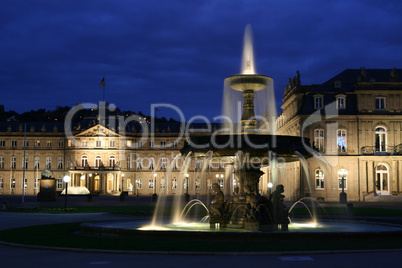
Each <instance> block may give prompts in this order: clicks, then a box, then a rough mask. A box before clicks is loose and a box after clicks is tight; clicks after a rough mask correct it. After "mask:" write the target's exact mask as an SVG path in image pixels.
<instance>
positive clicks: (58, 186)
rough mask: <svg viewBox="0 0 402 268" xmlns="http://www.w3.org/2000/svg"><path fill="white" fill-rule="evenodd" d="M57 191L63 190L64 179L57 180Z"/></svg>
mask: <svg viewBox="0 0 402 268" xmlns="http://www.w3.org/2000/svg"><path fill="white" fill-rule="evenodd" d="M57 189H63V179H57Z"/></svg>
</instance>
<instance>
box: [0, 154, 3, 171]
mask: <svg viewBox="0 0 402 268" xmlns="http://www.w3.org/2000/svg"><path fill="white" fill-rule="evenodd" d="M0 169H4V157H0Z"/></svg>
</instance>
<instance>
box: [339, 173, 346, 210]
mask: <svg viewBox="0 0 402 268" xmlns="http://www.w3.org/2000/svg"><path fill="white" fill-rule="evenodd" d="M338 174H339V176H341V188H342V192H341V193H340V194H339V202H340V203H341V204H346V203H347V194H346V193H345V177H346V176H347V175H348V172H347V171H346V170H345V169H341V170H340V171H339V172H338Z"/></svg>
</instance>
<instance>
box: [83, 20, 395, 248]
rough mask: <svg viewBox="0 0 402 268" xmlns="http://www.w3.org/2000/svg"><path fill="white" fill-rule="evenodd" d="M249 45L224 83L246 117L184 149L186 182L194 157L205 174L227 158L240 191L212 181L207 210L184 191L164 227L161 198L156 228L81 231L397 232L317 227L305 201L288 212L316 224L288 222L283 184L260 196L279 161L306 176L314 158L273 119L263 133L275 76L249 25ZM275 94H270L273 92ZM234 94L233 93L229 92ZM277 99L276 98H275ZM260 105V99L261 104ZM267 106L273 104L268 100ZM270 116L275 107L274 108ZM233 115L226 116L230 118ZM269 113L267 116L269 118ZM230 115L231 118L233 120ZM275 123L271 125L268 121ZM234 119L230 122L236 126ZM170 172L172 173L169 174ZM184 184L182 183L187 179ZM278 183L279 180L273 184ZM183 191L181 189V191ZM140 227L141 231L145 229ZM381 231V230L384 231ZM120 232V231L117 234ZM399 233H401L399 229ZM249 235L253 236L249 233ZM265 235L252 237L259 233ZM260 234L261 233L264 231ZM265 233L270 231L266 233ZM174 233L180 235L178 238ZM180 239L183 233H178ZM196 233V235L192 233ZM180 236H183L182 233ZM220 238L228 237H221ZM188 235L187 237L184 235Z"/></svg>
mask: <svg viewBox="0 0 402 268" xmlns="http://www.w3.org/2000/svg"><path fill="white" fill-rule="evenodd" d="M244 43H245V45H244V52H243V64H242V71H241V74H239V75H233V76H229V77H227V78H226V79H225V85H227V86H228V88H225V94H226V91H227V90H229V88H230V90H231V91H235V92H240V93H241V94H242V98H243V109H242V115H241V117H240V118H239V121H240V122H239V123H240V130H239V131H236V130H235V127H233V125H232V126H231V128H225V129H226V130H227V132H228V133H218V134H217V133H214V134H212V135H209V136H208V135H194V136H191V137H190V138H189V139H188V140H187V141H186V143H185V145H184V146H183V148H182V149H181V150H180V153H181V155H182V156H185V159H184V164H183V166H182V170H181V174H182V179H183V180H184V179H185V175H186V174H187V170H188V167H189V164H190V160H191V159H197V160H198V159H203V160H204V163H203V165H202V169H201V170H202V172H205V170H206V169H207V166H208V163H209V162H208V161H211V159H212V158H213V157H217V158H224V159H225V162H226V165H227V166H228V167H229V168H228V169H227V171H228V172H233V174H237V177H238V181H237V182H236V188H235V189H233V195H231V196H230V197H229V198H227V197H225V196H224V193H223V192H222V190H221V189H220V186H219V184H217V183H214V184H213V185H212V190H213V192H214V194H215V198H214V199H213V200H212V201H211V202H210V204H209V207H208V206H206V205H205V204H204V203H203V202H201V201H200V200H198V199H193V200H191V201H190V202H188V204H187V205H186V206H185V207H184V209H182V207H183V203H182V202H183V199H184V198H183V196H184V195H183V193H180V195H176V196H175V197H174V201H173V210H174V211H173V217H172V218H173V219H172V222H171V223H170V224H166V223H163V222H162V221H160V220H158V219H157V217H156V216H157V215H158V211H160V207H159V205H161V206H163V204H164V202H162V200H164V199H163V196H162V197H161V198H158V204H157V208H156V210H155V211H156V213H155V217H154V219H153V221H152V225H147V226H145V224H144V223H143V222H136V223H133V222H124V223H121V224H117V223H115V222H114V223H110V224H107V223H106V224H85V225H83V227H82V230H84V232H86V233H96V234H98V233H102V234H105V235H107V234H108V232H109V233H110V234H112V235H115V234H116V233H117V232H119V233H121V234H122V235H125V236H131V235H136V234H137V232H142V231H144V230H146V231H151V232H150V233H149V235H155V237H156V239H159V236H160V235H163V234H162V233H158V234H155V233H154V232H152V231H158V232H169V234H167V235H170V232H172V231H190V232H210V231H219V230H222V229H224V230H225V231H226V232H238V233H239V236H238V237H239V238H240V239H242V237H244V236H243V235H242V234H241V233H242V232H246V233H247V239H249V238H250V237H255V239H260V238H261V237H265V236H267V237H269V233H270V231H277V230H280V231H289V232H290V233H291V232H308V233H310V232H339V233H341V232H342V233H344V232H373V231H374V232H377V231H381V232H382V231H394V229H392V228H385V227H378V226H376V227H373V226H365V225H359V224H355V225H353V224H348V225H347V226H348V227H347V228H345V224H342V223H330V224H326V225H322V224H319V223H317V221H316V219H315V218H314V215H313V214H314V211H313V212H311V211H310V210H309V209H308V207H307V205H306V204H305V203H304V202H303V201H305V200H307V199H306V198H305V199H301V200H299V201H297V202H296V203H295V204H294V205H293V206H291V208H290V210H292V209H293V208H294V206H296V205H297V204H302V205H304V206H305V207H306V208H307V209H308V212H309V214H310V215H311V218H312V220H313V221H312V223H303V224H298V223H290V220H289V217H288V213H289V212H288V209H287V207H286V206H285V205H284V202H283V201H284V197H285V196H284V195H283V193H284V191H285V189H284V187H283V185H281V184H277V185H276V189H275V191H274V192H273V193H271V194H270V195H269V196H268V197H265V196H263V195H261V194H260V191H259V180H260V177H261V176H262V175H263V174H264V172H263V171H261V169H262V167H267V166H270V168H271V172H272V176H273V177H274V179H275V177H277V176H278V172H277V171H278V170H277V169H278V168H277V167H276V165H277V161H276V159H277V158H278V157H281V158H282V159H283V160H284V161H286V162H293V161H300V162H301V165H302V167H303V170H304V172H305V173H306V175H307V176H308V172H307V169H308V165H307V162H306V157H310V156H311V155H310V154H309V152H311V151H312V150H311V149H310V148H306V147H305V145H306V144H309V140H308V139H306V138H301V137H296V136H284V135H282V136H277V135H275V130H274V129H273V127H272V126H273V124H272V120H271V119H272V118H273V115H272V114H271V118H268V120H265V123H267V122H268V124H269V123H271V130H270V134H266V133H261V131H260V129H261V125H260V121H258V120H257V119H258V118H261V117H259V116H260V115H257V116H256V115H255V107H254V100H255V98H256V96H255V95H256V94H257V93H258V92H262V91H264V90H266V89H267V88H268V89H269V88H271V89H273V88H272V82H273V81H272V78H270V77H268V76H264V75H259V74H257V73H256V71H255V66H254V57H253V52H252V42H251V28H250V27H249V26H248V27H247V28H246V33H245V42H244ZM271 93H272V92H271ZM228 94H230V91H229V93H228ZM229 99H230V98H229ZM272 99H273V98H272ZM259 101H261V100H259ZM266 103H269V101H268V100H266ZM224 106H225V108H224V110H225V111H227V110H228V109H227V108H228V107H229V108H230V103H229V102H228V101H227V100H225V101H224ZM271 112H272V109H271ZM228 114H230V113H226V115H228ZM269 116H270V113H269V112H268V117H269ZM229 117H230V116H229ZM270 120H271V122H270ZM235 121H236V120H233V121H232V122H235ZM168 173H169V172H168ZM183 180H182V181H183ZM274 182H275V180H274ZM181 191H183V187H181ZM195 206H201V207H202V209H203V210H205V214H206V216H205V217H203V218H202V221H208V223H207V224H205V223H201V222H197V223H190V222H188V221H187V220H186V216H187V215H188V213H189V211H190V210H191V209H192V208H194V207H195ZM141 225H142V227H139V226H141ZM381 228H383V229H381ZM116 229H118V231H116ZM398 230H399V229H398ZM250 232H251V233H252V235H250ZM257 232H258V235H261V236H258V237H257V236H254V234H253V233H257ZM261 232H262V233H261ZM264 232H268V234H265V233H264ZM213 234H214V236H212V235H207V237H209V239H211V241H212V240H215V239H217V238H216V236H215V235H216V234H215V232H213ZM175 235H176V234H175ZM177 235H179V234H177ZM194 235H197V234H194ZM179 236H180V235H179ZM222 236H224V235H223V234H222ZM186 237H187V235H186ZM236 237H237V236H236Z"/></svg>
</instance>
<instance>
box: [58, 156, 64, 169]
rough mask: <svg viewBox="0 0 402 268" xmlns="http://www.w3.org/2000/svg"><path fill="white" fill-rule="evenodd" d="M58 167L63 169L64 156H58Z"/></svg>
mask: <svg viewBox="0 0 402 268" xmlns="http://www.w3.org/2000/svg"><path fill="white" fill-rule="evenodd" d="M57 169H63V157H59V158H57Z"/></svg>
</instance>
